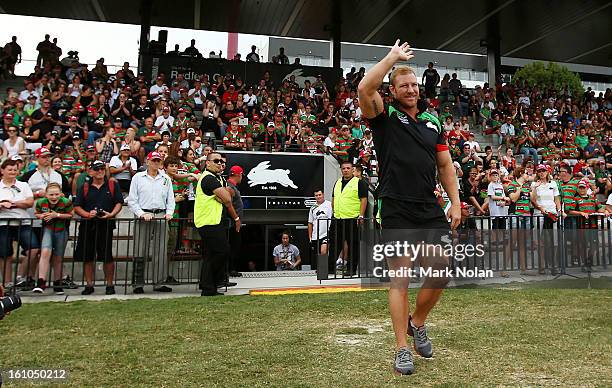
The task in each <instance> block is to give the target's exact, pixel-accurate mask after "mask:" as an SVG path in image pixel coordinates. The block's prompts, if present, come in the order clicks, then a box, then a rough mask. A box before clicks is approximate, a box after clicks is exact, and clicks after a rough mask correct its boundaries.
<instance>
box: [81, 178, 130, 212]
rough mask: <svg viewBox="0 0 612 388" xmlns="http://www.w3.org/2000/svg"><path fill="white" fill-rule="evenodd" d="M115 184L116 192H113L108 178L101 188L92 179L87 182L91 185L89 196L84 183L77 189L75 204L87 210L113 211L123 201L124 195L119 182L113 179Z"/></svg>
mask: <svg viewBox="0 0 612 388" xmlns="http://www.w3.org/2000/svg"><path fill="white" fill-rule="evenodd" d="M113 184H114V185H115V190H114V191H115V192H114V193H113V194H111V191H110V188H109V181H108V180H105V181H104V184H103V185H102V186H100V188H97V187H96V186H94V185H93V184H92V182H91V181H89V182H87V183H86V184H85V185H88V186H89V188H88V192H87V196H85V194H84V192H85V185H83V186H81V187H80V188H79V189H78V191H77V195H76V199H75V200H74V206H79V207H81V208H82V209H83V210H85V211H87V212H89V211H92V210H94V209H102V210H105V211H107V212H109V213H110V212H112V211H113V208H114V207H115V205H116V204H118V203H123V195H122V194H121V188H120V187H119V183H117V181H115V180H113Z"/></svg>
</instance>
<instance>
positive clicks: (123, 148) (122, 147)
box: [120, 143, 130, 151]
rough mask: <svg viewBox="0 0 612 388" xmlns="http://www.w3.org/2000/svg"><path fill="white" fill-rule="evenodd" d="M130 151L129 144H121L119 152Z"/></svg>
mask: <svg viewBox="0 0 612 388" xmlns="http://www.w3.org/2000/svg"><path fill="white" fill-rule="evenodd" d="M129 150H130V145H129V144H125V143H123V144H121V148H120V151H129Z"/></svg>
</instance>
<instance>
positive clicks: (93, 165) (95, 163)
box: [89, 160, 106, 171]
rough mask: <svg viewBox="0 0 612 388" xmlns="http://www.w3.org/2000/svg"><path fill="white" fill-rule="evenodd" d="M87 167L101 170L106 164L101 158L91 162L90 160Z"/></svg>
mask: <svg viewBox="0 0 612 388" xmlns="http://www.w3.org/2000/svg"><path fill="white" fill-rule="evenodd" d="M89 168H91V169H92V170H96V171H98V170H101V169H103V168H106V165H105V164H104V162H103V161H101V160H94V161H93V162H91V163H90V164H89Z"/></svg>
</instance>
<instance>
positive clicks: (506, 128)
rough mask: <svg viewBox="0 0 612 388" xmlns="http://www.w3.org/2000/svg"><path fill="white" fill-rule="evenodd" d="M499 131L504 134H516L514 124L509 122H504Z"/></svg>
mask: <svg viewBox="0 0 612 388" xmlns="http://www.w3.org/2000/svg"><path fill="white" fill-rule="evenodd" d="M499 132H500V133H501V134H502V135H508V136H514V134H515V132H514V125H512V124H508V123H503V124H502V126H501V127H500V129H499Z"/></svg>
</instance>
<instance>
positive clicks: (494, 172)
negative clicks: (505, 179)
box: [489, 168, 499, 174]
mask: <svg viewBox="0 0 612 388" xmlns="http://www.w3.org/2000/svg"><path fill="white" fill-rule="evenodd" d="M489 174H499V171H497V170H496V169H494V168H492V169H491V171H490V172H489Z"/></svg>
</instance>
